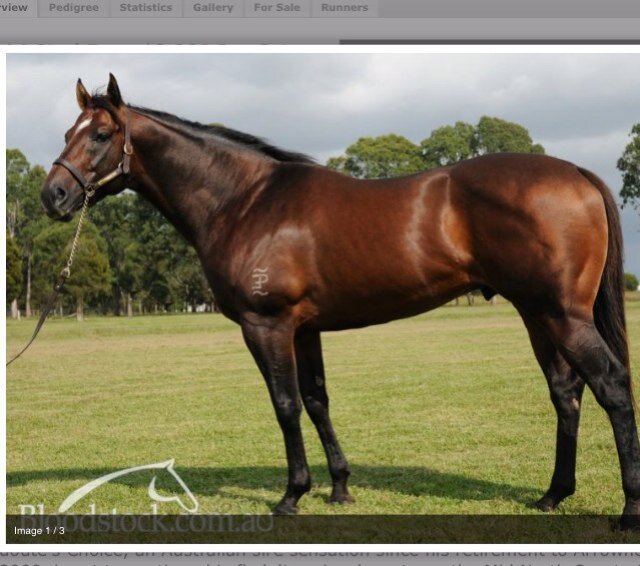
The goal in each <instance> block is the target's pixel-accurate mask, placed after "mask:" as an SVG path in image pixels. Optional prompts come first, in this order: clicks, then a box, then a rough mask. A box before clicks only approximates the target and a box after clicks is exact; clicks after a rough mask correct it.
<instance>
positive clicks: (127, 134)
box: [53, 108, 133, 197]
mask: <svg viewBox="0 0 640 566" xmlns="http://www.w3.org/2000/svg"><path fill="white" fill-rule="evenodd" d="M132 155H133V146H132V145H131V130H130V128H129V110H128V109H126V108H125V111H124V146H123V147H122V161H120V163H118V166H117V167H116V168H115V169H114V170H113V171H111V173H107V174H106V175H105V176H104V177H101V178H100V179H98V180H97V181H87V179H85V177H84V175H83V174H82V173H80V171H78V169H77V168H76V166H75V165H73V164H72V163H69V162H68V161H67V160H66V159H63V158H62V157H58V159H56V160H55V161H54V162H53V164H54V165H60V166H61V167H64V168H65V169H66V170H67V171H69V173H71V175H72V177H73V178H74V179H75V180H76V181H78V183H80V186H81V187H82V190H83V191H84V193H85V195H87V196H89V197H92V196H93V194H94V193H95V192H96V191H97V190H98V189H99V188H100V187H103V186H104V185H106V184H108V183H110V182H111V181H113V180H114V179H117V178H118V177H120V176H121V175H128V174H129V171H130V163H131V156H132Z"/></svg>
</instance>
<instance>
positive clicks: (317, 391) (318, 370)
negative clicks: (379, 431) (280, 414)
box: [295, 332, 353, 503]
mask: <svg viewBox="0 0 640 566" xmlns="http://www.w3.org/2000/svg"><path fill="white" fill-rule="evenodd" d="M295 348H296V362H297V366H298V383H299V385H300V393H301V394H302V402H303V403H304V406H305V409H306V410H307V413H308V414H309V417H310V418H311V421H312V422H313V424H314V425H315V427H316V430H317V431H318V435H319V436H320V440H321V441H322V446H323V448H324V452H325V454H326V455H327V464H328V465H329V472H330V474H331V480H332V482H333V491H332V492H331V499H330V501H331V502H338V503H345V502H350V501H353V498H352V497H351V495H349V490H348V489H347V480H348V478H349V474H350V471H349V466H348V464H347V460H346V458H345V457H344V454H343V453H342V449H341V448H340V444H339V443H338V439H337V438H336V433H335V432H334V430H333V425H332V424H331V419H330V418H329V397H328V395H327V389H326V385H325V375H324V363H323V361H322V345H321V343H320V333H319V332H303V333H299V334H298V335H296V340H295Z"/></svg>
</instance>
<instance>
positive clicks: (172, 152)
mask: <svg viewBox="0 0 640 566" xmlns="http://www.w3.org/2000/svg"><path fill="white" fill-rule="evenodd" d="M132 142H133V146H134V152H135V156H136V158H135V164H134V167H135V169H136V170H134V169H133V167H132V174H133V179H134V180H133V184H132V188H134V189H135V190H136V191H137V192H139V193H140V194H142V195H143V196H144V197H145V198H146V199H147V200H149V201H150V202H151V203H152V204H153V205H154V206H155V207H156V208H157V209H158V210H159V211H160V212H161V213H162V214H163V215H164V216H165V217H166V218H167V219H168V220H169V221H170V222H171V223H172V224H173V225H174V226H175V227H176V228H177V229H178V231H179V232H180V233H181V234H182V235H183V236H184V237H185V238H186V239H187V240H188V241H189V242H191V243H192V244H193V245H194V246H196V248H200V247H201V246H202V245H203V242H206V243H207V245H211V243H212V238H215V235H216V233H219V232H220V231H219V230H217V229H216V228H217V226H218V225H220V224H226V225H228V224H229V222H228V221H227V220H228V219H227V218H226V216H228V215H229V214H233V212H234V210H233V207H232V206H230V204H231V203H233V202H237V201H239V200H242V199H243V198H247V197H249V195H248V193H250V191H251V190H252V189H255V187H257V186H258V185H259V180H260V179H261V178H265V177H266V176H267V175H268V172H269V171H270V170H271V168H272V167H273V163H272V162H271V160H269V159H268V158H262V156H260V155H257V154H255V152H250V151H243V149H242V148H239V147H236V146H234V145H233V144H231V143H225V142H224V140H221V142H220V143H216V141H215V139H213V138H210V139H209V138H207V137H206V136H204V135H203V136H202V137H198V136H196V135H184V134H182V135H181V132H179V131H178V129H177V128H173V127H172V125H170V124H163V123H162V122H159V121H158V122H157V121H155V120H152V119H148V118H146V117H143V118H140V119H139V120H138V124H137V125H136V127H135V129H134V130H133V138H132Z"/></svg>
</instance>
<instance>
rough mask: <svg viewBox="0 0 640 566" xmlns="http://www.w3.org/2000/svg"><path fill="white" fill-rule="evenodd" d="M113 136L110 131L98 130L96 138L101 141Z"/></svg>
mask: <svg viewBox="0 0 640 566" xmlns="http://www.w3.org/2000/svg"><path fill="white" fill-rule="evenodd" d="M110 137H111V134H110V133H109V132H98V134H97V135H96V140H97V141H99V142H106V141H107V140H108V139H109V138H110Z"/></svg>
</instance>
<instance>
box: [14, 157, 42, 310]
mask: <svg viewBox="0 0 640 566" xmlns="http://www.w3.org/2000/svg"><path fill="white" fill-rule="evenodd" d="M6 159H7V216H6V220H7V231H8V232H9V235H10V237H11V238H15V242H16V245H17V246H18V248H19V250H20V255H21V257H22V261H23V270H24V275H23V279H24V285H23V286H22V287H23V292H24V305H25V316H31V273H32V260H33V241H34V238H35V237H36V236H37V234H38V233H39V232H40V231H41V230H42V228H43V227H44V226H45V225H46V217H45V216H44V214H43V213H42V207H41V206H40V187H41V186H42V183H43V181H44V179H45V177H46V172H45V170H44V169H43V168H42V167H40V166H39V165H35V166H33V167H32V166H31V165H30V163H29V162H28V161H27V158H26V157H25V156H24V154H23V153H22V152H21V151H20V150H18V149H8V150H7V152H6Z"/></svg>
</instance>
